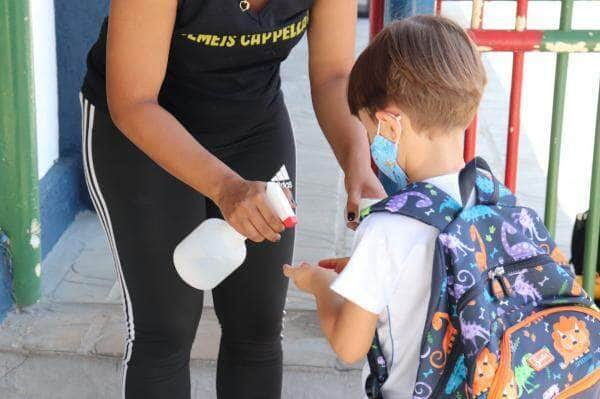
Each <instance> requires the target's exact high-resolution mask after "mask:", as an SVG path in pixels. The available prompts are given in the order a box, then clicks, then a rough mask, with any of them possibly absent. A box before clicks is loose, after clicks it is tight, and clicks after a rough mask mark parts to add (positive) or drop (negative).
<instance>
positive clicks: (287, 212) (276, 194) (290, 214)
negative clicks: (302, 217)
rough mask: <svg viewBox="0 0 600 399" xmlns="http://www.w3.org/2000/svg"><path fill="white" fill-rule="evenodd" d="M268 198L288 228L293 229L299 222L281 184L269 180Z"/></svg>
mask: <svg viewBox="0 0 600 399" xmlns="http://www.w3.org/2000/svg"><path fill="white" fill-rule="evenodd" d="M267 198H268V199H269V203H270V204H271V206H272V207H273V210H274V211H275V213H276V214H277V216H278V217H279V219H281V221H282V222H283V224H284V226H285V227H286V228H288V229H291V228H292V227H294V226H295V225H296V224H297V223H298V219H297V218H296V214H295V213H294V210H293V209H292V206H291V205H290V201H289V200H288V198H287V196H286V195H285V193H284V192H283V189H282V188H281V186H280V185H279V184H277V183H275V182H267Z"/></svg>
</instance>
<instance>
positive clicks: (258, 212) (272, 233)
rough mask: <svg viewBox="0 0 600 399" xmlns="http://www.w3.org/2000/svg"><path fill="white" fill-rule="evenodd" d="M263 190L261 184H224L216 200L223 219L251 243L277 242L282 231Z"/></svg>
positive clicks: (235, 182) (255, 182)
mask: <svg viewBox="0 0 600 399" xmlns="http://www.w3.org/2000/svg"><path fill="white" fill-rule="evenodd" d="M266 189H267V185H266V183H265V182H261V181H249V180H244V179H241V178H239V179H235V180H233V181H225V182H223V184H222V186H221V190H220V193H219V196H218V198H217V200H216V201H215V203H216V204H217V206H218V207H219V209H220V210H221V213H222V214H223V217H224V218H225V220H226V221H227V222H228V223H229V224H230V225H231V226H232V227H233V228H234V229H236V230H237V231H238V232H239V233H240V234H242V235H244V236H245V237H248V238H249V239H250V240H252V241H254V242H262V241H264V240H269V241H273V242H277V241H279V240H280V239H281V234H280V233H281V232H282V231H283V230H285V226H284V225H283V222H282V221H281V220H280V219H279V217H278V216H277V215H276V214H275V211H274V210H273V208H272V207H271V205H270V204H269V200H268V198H267V194H266Z"/></svg>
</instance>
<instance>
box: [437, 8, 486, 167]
mask: <svg viewBox="0 0 600 399" xmlns="http://www.w3.org/2000/svg"><path fill="white" fill-rule="evenodd" d="M440 1H441V0H440ZM484 5H485V2H484V0H473V5H472V7H471V29H481V28H482V26H483V8H484ZM476 145H477V114H475V116H474V117H473V120H472V121H471V123H470V124H469V126H468V127H467V130H466V131H465V144H464V154H463V158H464V160H465V162H469V161H470V160H472V159H473V158H475V148H476Z"/></svg>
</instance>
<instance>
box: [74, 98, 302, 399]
mask: <svg viewBox="0 0 600 399" xmlns="http://www.w3.org/2000/svg"><path fill="white" fill-rule="evenodd" d="M82 105H83V114H84V115H83V129H82V130H83V159H84V168H85V175H86V180H87V184H88V188H89V191H90V194H91V197H92V200H93V202H94V205H95V207H96V210H97V212H98V216H99V217H100V219H101V222H102V224H103V226H104V228H105V230H106V234H107V236H108V241H109V243H110V246H111V249H112V252H113V255H114V261H115V264H116V271H117V275H118V278H119V279H120V282H121V285H122V288H123V300H124V307H125V313H126V317H127V331H128V338H127V342H126V348H125V355H124V356H125V358H124V373H123V374H124V376H123V392H124V393H123V395H124V397H125V398H127V399H133V398H140V399H158V398H160V399H185V398H190V370H189V360H190V349H191V347H192V342H193V340H194V337H195V334H196V329H197V326H198V322H199V320H200V316H201V314H202V302H203V292H202V291H199V290H196V289H194V288H191V287H189V286H188V285H186V284H185V283H184V282H183V281H182V280H181V279H180V278H179V276H178V274H177V272H176V271H175V268H174V266H173V260H172V255H173V250H174V248H175V246H176V245H177V244H178V243H179V242H180V241H181V240H182V239H183V238H184V237H185V236H186V235H187V234H188V233H189V232H190V231H192V230H193V229H194V228H195V227H196V226H198V225H199V224H200V223H201V222H202V221H203V220H204V219H206V218H208V217H220V214H219V210H218V208H217V207H216V206H215V205H214V204H213V203H212V202H211V201H210V200H208V199H206V198H204V197H203V196H202V195H200V194H199V193H198V192H196V191H194V190H193V189H191V188H189V187H188V186H186V185H185V184H183V183H181V182H179V181H178V180H177V179H175V178H174V177H172V176H171V175H169V174H168V173H167V172H165V171H164V170H163V169H162V168H160V167H159V166H157V165H156V164H155V163H154V162H153V161H151V160H150V159H149V158H148V157H147V156H146V155H145V154H144V153H142V152H141V151H140V150H139V149H137V148H136V147H135V146H134V145H133V144H132V143H131V142H130V141H129V140H128V139H127V138H126V137H125V136H124V135H123V134H122V133H121V132H120V131H119V130H118V129H117V128H116V127H115V125H114V124H113V123H112V121H111V119H110V116H109V115H108V114H107V112H106V111H103V110H100V109H95V107H94V106H93V105H91V104H89V103H88V101H87V100H85V99H82ZM166 140H168V137H167V138H166ZM213 153H215V155H217V156H218V157H219V158H221V159H222V160H223V161H224V162H225V163H226V164H227V165H229V166H230V167H231V168H232V169H234V170H235V171H236V172H238V173H239V174H240V175H241V176H242V177H244V178H246V179H251V180H262V181H269V180H271V179H272V178H274V177H275V176H276V177H275V179H274V180H276V181H285V180H286V179H288V178H289V179H290V180H289V181H288V182H287V184H288V185H290V184H293V182H294V178H295V156H294V142H293V137H292V132H291V126H290V123H289V118H288V115H287V111H286V110H285V108H282V109H281V110H280V112H275V113H274V114H273V115H270V116H269V121H268V122H266V123H264V124H263V125H261V126H259V127H257V131H256V132H251V134H248V135H246V136H241V137H238V138H237V139H236V140H232V142H230V143H226V144H224V145H222V146H220V147H219V146H215V147H214V151H213ZM197 167H199V168H201V167H202V165H197ZM284 184H285V183H284ZM293 242H294V235H293V231H286V232H285V233H284V234H283V237H282V239H281V241H280V242H279V243H276V244H274V243H270V242H265V243H261V244H255V243H252V242H250V241H247V247H248V256H247V258H246V261H245V263H244V264H243V265H242V266H241V267H240V268H239V269H238V270H236V271H235V272H234V273H233V274H232V275H231V276H230V277H228V278H227V279H226V280H225V281H223V282H222V283H221V284H220V285H219V286H218V287H216V288H215V289H214V290H213V297H214V304H215V311H216V313H217V316H218V319H219V322H220V324H221V328H222V338H221V344H220V348H219V359H218V366H217V397H218V398H220V399H234V398H235V399H241V398H244V399H250V398H265V399H276V398H280V396H281V377H282V375H281V374H282V352H281V329H282V317H283V308H284V303H285V296H286V292H287V284H288V282H287V279H286V278H284V276H283V275H282V272H281V265H282V264H283V263H286V262H290V261H291V260H292V249H293ZM199 344H200V345H202V344H203V343H202V342H200V343H199Z"/></svg>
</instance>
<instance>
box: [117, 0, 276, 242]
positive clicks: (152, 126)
mask: <svg viewBox="0 0 600 399" xmlns="http://www.w3.org/2000/svg"><path fill="white" fill-rule="evenodd" d="M176 12H177V0H112V2H111V8H110V18H109V26H108V44H107V96H108V106H109V109H110V114H111V117H112V119H113V121H114V123H115V124H116V126H117V127H118V128H119V130H121V131H122V132H123V133H124V134H125V135H126V136H127V137H128V138H129V139H130V140H131V141H132V142H133V143H134V144H135V145H136V146H137V147H139V148H140V150H142V151H143V152H144V153H146V154H147V155H148V156H149V157H150V158H152V159H153V160H154V161H155V162H156V163H158V164H159V165H160V166H161V167H163V168H164V169H165V170H167V171H168V172H169V173H170V174H172V175H173V176H175V177H176V178H178V179H179V180H181V181H183V182H184V183H186V184H188V185H190V186H191V187H193V188H194V189H195V190H197V191H198V192H200V193H202V194H203V195H205V196H206V197H208V198H210V199H211V200H213V201H214V202H215V203H216V204H217V205H218V206H219V208H220V209H221V211H222V213H223V215H224V217H225V219H226V220H227V221H228V222H229V223H231V225H232V226H233V227H234V228H235V229H236V230H238V231H239V232H240V233H242V234H243V235H245V236H246V237H248V238H250V239H252V240H253V241H262V240H263V239H269V240H272V241H277V240H278V239H279V238H280V235H279V233H280V232H281V231H283V229H284V226H283V224H282V222H281V221H280V220H279V219H278V218H277V217H276V216H275V214H274V213H273V212H272V211H271V208H270V206H269V205H268V202H267V198H266V196H265V187H264V183H261V182H250V181H246V180H244V179H242V178H241V177H240V176H239V175H238V174H237V173H235V172H234V171H233V170H231V169H230V168H229V167H227V166H226V165H225V164H224V163H222V162H221V161H219V160H218V159H217V158H216V157H214V156H213V155H212V154H210V153H209V152H208V151H207V150H206V149H205V148H204V147H203V146H202V145H200V144H199V143H198V142H197V141H196V140H195V139H194V138H193V137H192V135H191V134H190V133H189V132H188V131H187V130H186V129H185V128H184V127H183V126H182V125H181V123H179V122H178V121H177V119H175V117H173V115H171V114H170V113H169V112H168V111H167V110H165V109H164V108H162V107H161V106H160V105H159V104H158V93H159V90H160V88H161V86H162V83H163V80H164V76H165V72H166V68H167V60H168V56H169V48H170V43H171V37H172V34H173V27H174V23H175V17H176Z"/></svg>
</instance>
